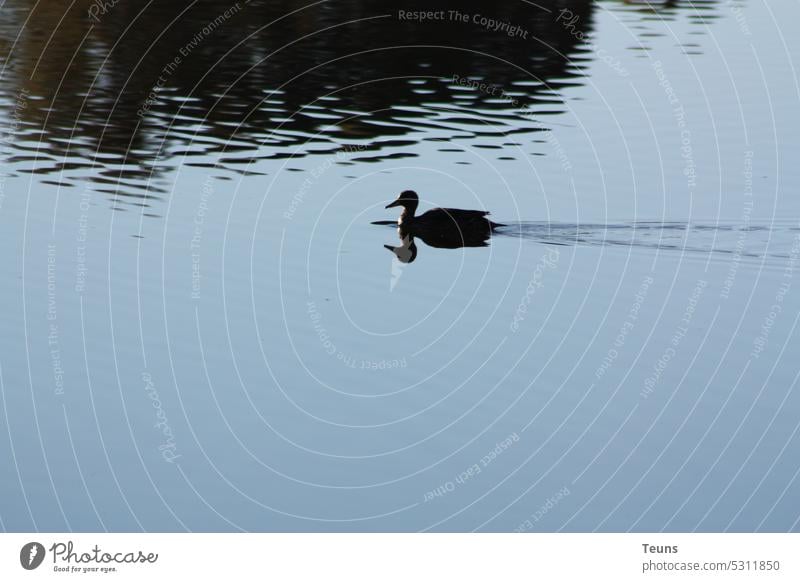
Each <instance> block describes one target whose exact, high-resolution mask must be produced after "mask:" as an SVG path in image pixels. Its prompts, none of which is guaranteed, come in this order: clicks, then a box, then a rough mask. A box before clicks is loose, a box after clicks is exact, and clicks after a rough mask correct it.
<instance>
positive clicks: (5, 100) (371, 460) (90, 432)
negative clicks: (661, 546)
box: [0, 0, 800, 532]
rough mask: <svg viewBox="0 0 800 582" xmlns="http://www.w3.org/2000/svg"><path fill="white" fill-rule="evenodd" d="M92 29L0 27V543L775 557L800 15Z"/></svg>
mask: <svg viewBox="0 0 800 582" xmlns="http://www.w3.org/2000/svg"><path fill="white" fill-rule="evenodd" d="M414 4H415V3H413V2H411V3H408V5H407V6H400V7H399V9H403V10H406V9H408V10H413V9H415V8H414V6H412V5H414ZM92 6H93V4H92V3H90V2H78V3H76V4H74V5H72V7H70V8H67V7H64V6H62V5H60V4H57V3H44V4H42V3H39V4H37V3H35V2H32V1H28V0H13V1H10V2H6V4H4V5H3V8H2V10H3V21H2V23H0V39H1V40H2V45H1V48H0V55H1V58H2V77H0V119H2V122H3V139H2V143H0V147H1V148H2V152H3V160H4V161H3V164H2V170H3V177H2V178H0V186H1V189H0V242H1V243H2V246H3V248H4V249H5V253H4V255H3V256H4V258H5V277H3V278H2V279H0V299H2V305H3V306H4V308H3V309H2V310H0V318H2V323H1V324H0V325H2V329H3V333H2V334H0V396H2V400H1V402H2V413H0V464H1V466H2V468H3V478H2V479H1V480H0V499H1V500H2V501H0V527H2V528H3V529H5V530H8V531H30V530H41V531H54V530H55V531H60V530H75V531H95V530H99V531H103V530H108V531H140V530H146V531H184V530H198V531H238V530H252V531H418V530H425V531H472V530H484V531H547V532H551V531H629V530H631V531H661V530H663V531H790V530H791V531H796V530H798V529H800V508H799V506H798V503H797V499H798V495H800V481H799V480H798V473H800V455H798V452H800V451H799V450H798V448H799V447H800V437H798V434H797V433H798V427H799V426H800V392H799V391H798V390H797V380H798V374H800V361H798V359H797V357H796V354H797V353H798V348H800V339H798V337H799V336H798V330H797V329H796V327H797V323H798V318H799V317H800V289H798V278H800V273H798V269H799V268H800V263H799V262H798V258H800V198H798V197H797V196H796V192H797V191H798V188H799V187H800V174H799V173H798V170H797V166H796V163H795V160H796V159H798V155H800V147H798V141H797V139H796V136H797V135H798V134H800V131H799V130H800V116H798V113H797V112H798V99H799V98H800V87H799V86H798V82H797V76H796V70H795V61H796V57H797V55H798V54H800V39H798V37H797V35H796V34H794V33H793V31H792V23H793V22H794V21H795V19H796V18H797V17H798V16H800V13H799V12H800V7H798V5H797V4H796V3H768V2H764V1H758V0H743V1H740V2H724V1H713V0H704V1H699V0H695V1H693V2H690V1H688V0H687V1H680V0H679V1H674V2H673V1H667V2H661V3H657V2H654V3H651V4H647V3H644V2H641V3H627V2H618V1H603V2H596V3H589V2H582V1H573V2H539V3H538V6H539V7H538V8H537V7H536V6H533V5H531V3H526V2H519V3H514V4H509V5H508V6H503V7H497V8H492V9H491V10H490V9H489V8H487V7H486V6H485V5H484V4H482V3H471V2H467V3H461V5H460V7H459V10H460V13H461V15H464V14H466V16H467V22H464V21H463V20H462V19H461V16H459V17H458V18H455V17H453V18H451V17H450V16H449V15H446V19H445V20H443V21H432V22H427V23H422V24H420V23H418V22H410V21H407V20H404V19H402V18H400V17H399V14H398V12H397V10H398V8H397V7H394V6H388V5H386V4H385V3H378V2H362V3H356V2H337V3H332V2H331V3H325V2H323V3H319V4H314V5H310V6H306V5H304V4H301V3H297V2H291V1H286V2H270V3H269V4H267V3H266V2H261V1H257V0H252V1H251V2H249V3H247V4H245V3H240V4H226V3H219V2H208V3H204V5H203V6H200V7H198V6H194V7H192V8H191V9H189V10H187V11H185V12H183V9H184V8H185V7H184V6H180V7H179V6H171V5H170V4H169V3H166V2H162V3H154V4H153V5H148V6H147V7H146V8H145V7H143V6H138V5H136V6H134V4H132V3H128V2H120V3H117V4H116V5H114V6H113V7H109V8H108V9H107V11H106V12H105V13H99V12H97V11H95V12H94V13H93V12H92ZM140 9H143V10H144V12H143V13H141V14H139V10H140ZM226 10H227V11H228V12H226ZM92 14H94V16H91V15H92ZM482 18H487V19H488V18H491V19H493V20H494V21H496V22H498V23H500V24H501V25H502V24H503V23H508V26H507V27H505V28H502V27H500V25H498V29H497V30H493V29H492V26H491V25H490V24H489V23H488V21H482V20H481V19H482ZM154 23H158V25H157V26H154ZM209 23H212V24H209ZM214 23H216V24H214ZM513 26H517V27H518V32H516V33H511V34H509V33H510V31H511V30H512V27H513ZM525 33H527V34H525ZM182 51H183V52H182ZM184 53H185V54H184ZM176 59H178V60H176ZM409 188H412V189H414V190H416V191H417V192H418V193H419V195H420V199H421V205H420V206H421V210H423V211H424V210H427V209H429V208H431V207H433V206H442V207H451V208H474V209H486V210H490V211H491V213H492V214H491V216H492V218H493V219H494V220H496V221H498V222H502V223H503V224H505V225H506V226H503V227H501V228H499V229H498V230H497V231H496V232H495V233H494V234H493V236H492V237H491V240H490V244H489V245H488V246H486V247H476V248H458V249H442V248H434V247H431V246H429V245H427V244H425V243H424V242H423V241H422V240H419V241H417V253H416V255H415V258H414V260H413V262H405V263H404V262H401V261H399V260H398V259H397V258H396V257H395V255H394V254H393V253H390V252H387V250H386V248H385V247H384V245H390V246H393V245H398V244H399V241H398V235H397V233H396V232H395V229H394V228H392V227H389V226H378V225H373V224H372V222H374V221H387V220H395V219H396V218H397V215H398V213H397V209H390V210H386V209H384V206H385V205H386V204H387V203H388V202H390V201H391V200H394V198H396V196H397V194H398V193H399V192H400V191H402V190H405V189H409Z"/></svg>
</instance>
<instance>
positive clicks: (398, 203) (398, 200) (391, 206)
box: [386, 198, 400, 208]
mask: <svg viewBox="0 0 800 582" xmlns="http://www.w3.org/2000/svg"><path fill="white" fill-rule="evenodd" d="M395 206H400V199H399V198H398V199H397V200H395V201H394V202H392V203H391V204H387V205H386V208H394V207H395Z"/></svg>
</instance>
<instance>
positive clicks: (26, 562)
mask: <svg viewBox="0 0 800 582" xmlns="http://www.w3.org/2000/svg"><path fill="white" fill-rule="evenodd" d="M44 554H45V551H44V546H43V545H42V544H40V543H39V542H28V543H27V544H25V545H24V546H22V549H21V550H20V551H19V563H20V564H22V567H23V568H25V569H26V570H35V569H36V568H38V567H39V566H40V565H41V564H42V561H43V560H44Z"/></svg>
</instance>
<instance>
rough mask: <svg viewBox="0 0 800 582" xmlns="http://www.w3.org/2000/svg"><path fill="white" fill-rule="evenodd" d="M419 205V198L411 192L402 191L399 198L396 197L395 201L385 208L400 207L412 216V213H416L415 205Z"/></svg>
mask: <svg viewBox="0 0 800 582" xmlns="http://www.w3.org/2000/svg"><path fill="white" fill-rule="evenodd" d="M418 204H419V196H417V193H416V192H414V191H413V190H404V191H403V192H401V193H400V196H398V197H397V200H395V201H394V202H392V203H391V204H387V205H386V208H394V207H395V206H402V207H403V208H405V211H406V212H407V213H408V214H409V215H411V216H414V212H416V211H417V205H418Z"/></svg>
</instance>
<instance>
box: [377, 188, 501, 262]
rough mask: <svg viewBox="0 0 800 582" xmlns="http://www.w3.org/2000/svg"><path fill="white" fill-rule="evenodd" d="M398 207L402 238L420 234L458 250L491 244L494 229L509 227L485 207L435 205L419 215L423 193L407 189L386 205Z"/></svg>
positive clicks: (430, 241)
mask: <svg viewBox="0 0 800 582" xmlns="http://www.w3.org/2000/svg"><path fill="white" fill-rule="evenodd" d="M397 206H400V207H402V208H403V211H402V212H401V213H400V217H399V218H398V220H397V226H398V228H399V230H400V233H401V238H403V237H404V236H405V235H410V236H412V237H414V236H416V237H419V238H421V239H422V240H423V241H425V244H427V245H429V246H432V247H439V248H449V249H455V248H461V247H479V246H488V243H487V239H488V238H489V237H490V236H491V233H492V231H493V230H494V229H496V228H498V227H501V226H505V225H504V224H500V223H497V222H492V221H491V220H489V219H488V218H487V216H488V215H489V212H487V211H485V210H462V209H460V208H432V209H431V210H428V211H427V212H424V213H423V214H420V215H419V216H417V215H416V211H417V206H419V196H418V195H417V193H416V192H414V191H413V190H404V191H403V192H401V193H400V195H399V196H398V197H397V200H395V201H394V202H392V203H390V204H387V205H386V208H387V209H388V208H395V207H397Z"/></svg>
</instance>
